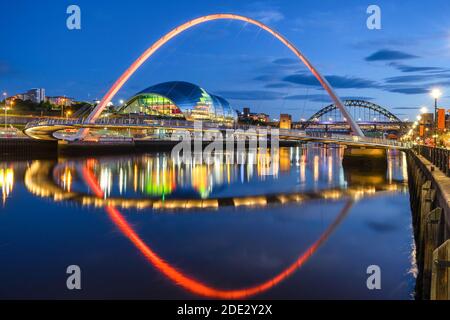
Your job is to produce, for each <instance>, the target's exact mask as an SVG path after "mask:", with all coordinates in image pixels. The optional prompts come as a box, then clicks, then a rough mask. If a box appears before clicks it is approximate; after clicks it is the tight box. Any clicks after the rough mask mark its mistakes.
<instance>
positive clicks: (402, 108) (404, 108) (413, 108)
mask: <svg viewBox="0 0 450 320" xmlns="http://www.w3.org/2000/svg"><path fill="white" fill-rule="evenodd" d="M392 109H396V110H419V109H420V108H417V107H393V108H392Z"/></svg>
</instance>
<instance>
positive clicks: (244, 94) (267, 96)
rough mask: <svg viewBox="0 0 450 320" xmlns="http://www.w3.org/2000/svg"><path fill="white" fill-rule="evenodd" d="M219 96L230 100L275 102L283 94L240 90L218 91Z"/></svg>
mask: <svg viewBox="0 0 450 320" xmlns="http://www.w3.org/2000/svg"><path fill="white" fill-rule="evenodd" d="M218 94H219V95H220V96H223V97H224V98H226V99H231V100H277V99H282V98H283V96H284V94H283V93H281V92H276V91H262V90H241V91H232V90H230V91H220V92H218Z"/></svg>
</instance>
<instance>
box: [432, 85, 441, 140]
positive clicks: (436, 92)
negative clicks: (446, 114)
mask: <svg viewBox="0 0 450 320" xmlns="http://www.w3.org/2000/svg"><path fill="white" fill-rule="evenodd" d="M431 96H432V97H433V98H434V135H435V136H436V135H437V109H438V102H437V101H438V99H439V98H440V97H441V96H442V92H441V90H439V89H438V88H434V89H433V90H431ZM434 147H437V137H434Z"/></svg>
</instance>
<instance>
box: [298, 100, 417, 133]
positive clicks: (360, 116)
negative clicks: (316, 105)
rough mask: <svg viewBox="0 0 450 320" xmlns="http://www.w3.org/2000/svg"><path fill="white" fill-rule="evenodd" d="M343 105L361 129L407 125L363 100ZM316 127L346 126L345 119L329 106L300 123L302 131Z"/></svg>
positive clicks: (334, 106) (347, 101)
mask: <svg viewBox="0 0 450 320" xmlns="http://www.w3.org/2000/svg"><path fill="white" fill-rule="evenodd" d="M343 103H344V105H345V107H346V108H347V110H348V112H349V113H350V114H351V116H352V117H353V119H355V120H356V122H357V123H358V124H359V125H360V126H362V127H364V126H387V127H398V128H400V129H402V128H404V127H407V126H408V125H409V123H407V122H404V121H402V120H401V119H400V118H398V117H397V116H396V115H395V114H393V113H392V112H390V111H389V110H388V109H387V108H384V107H382V106H380V105H378V104H375V103H372V102H369V101H365V100H344V102H343ZM317 126H347V119H346V118H345V116H343V115H342V113H340V112H339V110H338V109H337V107H336V105H335V104H330V105H328V106H326V107H325V108H322V109H321V110H319V111H318V112H316V113H315V114H313V115H312V116H311V117H310V118H309V119H308V120H306V121H304V122H302V123H300V127H301V128H303V129H306V128H308V127H317Z"/></svg>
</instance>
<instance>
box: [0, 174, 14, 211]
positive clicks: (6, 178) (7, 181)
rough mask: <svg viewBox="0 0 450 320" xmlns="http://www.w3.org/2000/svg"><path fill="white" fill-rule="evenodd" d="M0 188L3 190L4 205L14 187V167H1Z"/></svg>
mask: <svg viewBox="0 0 450 320" xmlns="http://www.w3.org/2000/svg"><path fill="white" fill-rule="evenodd" d="M0 188H1V190H2V204H3V206H4V205H5V204H6V200H7V198H8V197H9V195H10V194H11V193H12V191H13V188H14V169H13V168H12V167H4V168H0Z"/></svg>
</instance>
